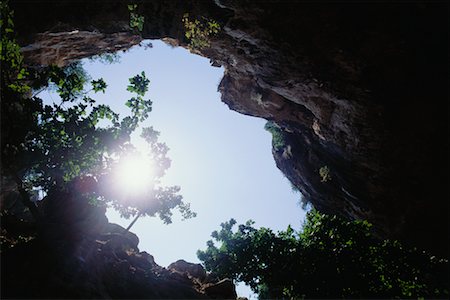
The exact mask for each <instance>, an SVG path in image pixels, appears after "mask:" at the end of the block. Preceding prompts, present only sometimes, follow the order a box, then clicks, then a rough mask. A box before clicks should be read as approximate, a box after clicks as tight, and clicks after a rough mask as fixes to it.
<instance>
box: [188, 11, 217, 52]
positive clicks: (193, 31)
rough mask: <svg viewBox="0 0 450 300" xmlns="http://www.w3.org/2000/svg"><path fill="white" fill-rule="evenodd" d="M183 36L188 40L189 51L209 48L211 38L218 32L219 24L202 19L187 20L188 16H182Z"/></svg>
mask: <svg viewBox="0 0 450 300" xmlns="http://www.w3.org/2000/svg"><path fill="white" fill-rule="evenodd" d="M182 22H183V25H184V29H185V30H186V32H185V36H186V38H187V39H188V40H189V46H190V48H191V49H197V50H201V49H203V48H208V47H209V46H210V39H211V36H214V35H216V34H218V33H219V31H220V24H219V23H217V22H216V21H214V20H212V19H208V18H205V17H202V18H201V19H194V20H190V19H189V14H184V15H183V18H182Z"/></svg>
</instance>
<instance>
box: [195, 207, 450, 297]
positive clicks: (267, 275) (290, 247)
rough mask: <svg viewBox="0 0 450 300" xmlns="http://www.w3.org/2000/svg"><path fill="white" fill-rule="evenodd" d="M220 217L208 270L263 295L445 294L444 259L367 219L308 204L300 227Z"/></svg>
mask: <svg viewBox="0 0 450 300" xmlns="http://www.w3.org/2000/svg"><path fill="white" fill-rule="evenodd" d="M235 224H236V221H235V220H233V219H231V220H230V221H229V222H225V223H222V224H221V230H220V231H214V232H213V233H212V237H213V238H214V239H215V241H216V242H218V243H220V246H216V245H215V244H214V242H213V241H208V243H207V249H206V250H204V251H200V250H199V251H198V252H197V255H198V258H199V259H200V260H201V261H202V262H203V263H204V265H205V268H206V270H208V271H210V272H212V273H213V274H216V275H217V276H218V277H229V278H232V279H235V280H237V281H243V282H245V283H246V284H248V285H249V286H250V287H251V288H252V290H253V291H254V292H256V293H259V294H260V297H262V298H286V297H289V298H349V297H350V298H374V297H375V298H392V297H400V298H410V297H414V298H417V297H432V298H447V297H448V261H446V260H442V259H438V258H436V257H435V256H432V255H429V254H427V253H425V252H423V251H419V250H417V249H415V248H408V247H405V246H404V245H402V244H401V243H399V242H397V241H389V240H378V239H376V238H375V237H374V236H373V235H372V233H371V230H370V229H371V225H370V224H369V223H368V222H366V221H353V222H352V221H345V220H343V219H341V218H339V217H336V216H329V215H324V214H321V213H319V212H317V211H311V212H309V213H308V214H307V218H306V221H305V224H304V226H303V230H302V231H301V232H295V231H294V230H293V229H292V228H291V227H288V228H287V230H286V231H281V232H278V233H274V232H273V231H272V230H270V229H268V228H260V229H255V228H254V227H252V225H253V222H251V221H249V222H247V223H246V224H245V225H239V226H238V229H237V231H233V230H232V228H233V226H234V225H235Z"/></svg>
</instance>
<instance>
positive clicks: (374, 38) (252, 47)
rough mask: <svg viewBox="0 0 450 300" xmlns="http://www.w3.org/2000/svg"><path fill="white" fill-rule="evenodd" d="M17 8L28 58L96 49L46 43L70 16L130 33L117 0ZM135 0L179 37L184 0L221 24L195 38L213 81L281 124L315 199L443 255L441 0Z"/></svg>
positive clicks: (298, 178)
mask: <svg viewBox="0 0 450 300" xmlns="http://www.w3.org/2000/svg"><path fill="white" fill-rule="evenodd" d="M15 8H16V17H17V21H16V23H17V29H18V32H19V38H20V41H21V43H22V44H23V46H24V54H25V55H26V58H27V59H28V62H29V63H30V64H40V63H45V64H47V63H51V62H52V63H58V64H65V63H67V62H70V60H72V59H75V58H79V57H81V56H83V55H91V54H92V52H86V51H85V50H83V49H84V48H83V47H85V46H84V45H83V43H82V41H78V42H77V43H74V44H73V49H71V51H66V52H64V53H65V54H64V55H54V54H52V53H53V52H52V51H53V50H52V49H53V48H55V47H56V48H57V45H50V44H49V43H48V42H46V41H45V40H46V39H47V38H48V39H51V37H52V36H55V35H58V36H59V37H60V39H59V40H58V41H55V42H56V43H58V44H61V45H70V37H71V35H70V33H71V32H74V30H78V33H83V34H84V35H83V36H80V38H83V40H85V41H86V42H88V38H87V37H88V36H90V35H98V36H99V38H98V39H96V40H94V43H95V44H96V45H95V46H91V47H92V49H95V50H94V52H95V51H99V52H102V51H103V50H101V49H102V47H103V49H104V50H105V51H107V49H110V47H111V45H114V44H116V43H115V42H112V41H110V42H105V41H106V40H108V39H111V38H114V37H115V38H117V44H119V45H121V47H126V45H124V44H123V43H122V42H121V41H124V40H123V39H122V40H121V38H120V37H124V36H127V37H132V33H133V31H132V30H131V29H130V28H129V26H128V20H129V13H128V11H127V10H126V7H125V5H124V4H121V3H120V2H112V1H107V2H103V1H102V2H101V3H100V4H96V5H93V4H91V3H90V2H89V3H82V2H80V1H76V2H71V1H60V2H58V4H54V3H41V2H39V4H36V3H34V4H33V3H32V4H30V2H25V3H17V4H15ZM36 10H38V11H39V12H40V14H37V11H36ZM69 11H70V12H71V13H70V14H67V13H65V12H69ZM137 13H139V14H141V15H143V16H145V24H144V29H143V32H142V37H143V38H158V39H159V38H168V39H170V41H171V43H172V44H178V45H180V46H183V47H187V45H188V42H189V41H187V40H186V38H185V37H184V28H183V23H182V22H181V19H182V16H183V15H184V14H185V13H189V14H190V16H191V17H192V18H199V19H201V17H207V18H212V19H214V20H216V21H217V22H218V23H220V24H221V28H222V29H221V31H220V33H219V34H218V35H217V36H215V37H213V38H211V40H210V46H211V47H210V48H206V49H194V50H193V51H194V52H196V53H198V54H201V55H203V56H206V57H208V58H210V59H211V61H212V63H213V65H222V66H224V67H225V70H226V72H225V76H224V78H223V79H222V82H221V83H220V86H219V90H220V92H221V93H222V100H223V101H224V102H225V103H227V104H228V106H229V107H230V108H231V109H233V110H236V111H238V112H240V113H243V114H247V115H251V116H257V117H262V118H265V119H267V120H271V121H274V122H275V123H276V124H278V126H279V127H280V128H281V129H282V130H283V132H284V133H283V136H284V141H285V145H284V148H283V149H279V150H276V149H274V150H273V154H274V157H275V160H276V163H277V166H278V167H279V168H280V169H281V170H282V172H283V173H284V174H285V175H286V176H287V177H288V178H289V180H290V181H291V182H292V183H293V184H294V185H295V186H297V187H298V189H299V190H300V191H301V192H302V193H303V195H304V196H305V197H306V198H307V200H308V201H310V202H311V203H312V204H313V205H314V206H315V207H316V208H318V209H319V210H322V211H324V212H328V213H335V214H339V215H342V216H345V217H347V218H350V219H367V220H369V221H370V222H372V223H373V224H374V225H375V228H376V229H377V231H378V232H379V234H380V236H383V237H390V238H398V239H402V240H403V241H405V242H410V243H412V244H415V245H418V246H419V247H423V248H427V249H430V250H432V251H434V252H436V253H439V254H441V255H444V256H448V245H449V243H448V237H449V236H450V235H449V232H448V221H447V220H448V189H447V185H448V172H447V171H446V167H447V166H448V152H449V151H448V150H449V149H448V105H447V104H445V105H444V104H443V102H444V101H446V100H448V93H447V89H446V88H445V87H446V84H447V83H448V82H447V80H448V61H447V59H448V55H447V54H448V43H447V37H448V28H447V27H448V26H447V25H448V24H447V21H446V20H447V19H448V4H444V3H441V4H437V3H434V4H427V3H425V2H423V3H420V2H419V3H411V4H388V3H384V4H376V3H373V4H364V5H362V4H354V3H349V4H343V3H339V4H326V5H325V4H315V3H299V2H294V1H292V2H291V1H280V2H277V1H275V2H273V1H269V2H266V1H261V2H253V1H237V0H236V1H233V0H215V1H212V0H211V1H163V0H160V1H150V2H144V3H143V4H142V5H140V6H139V8H138V10H137ZM30 24H33V27H32V28H31V25H30ZM88 32H90V33H88ZM126 32H128V33H126ZM114 34H115V35H114ZM136 41H137V39H134V38H133V39H132V41H131V40H130V42H129V44H128V45H129V46H131V45H133V44H134V43H135V42H136ZM37 44H38V45H37ZM30 47H31V48H33V47H34V48H33V49H40V50H39V52H33V51H29V50H28V49H30ZM108 47H109V48H108ZM47 48H48V50H46V49H47ZM77 49H79V50H77ZM27 51H28V52H27ZM78 51H79V52H78ZM31 53H33V54H31ZM321 169H322V170H325V169H326V170H328V173H327V174H328V175H327V176H328V177H327V178H328V180H324V179H323V177H322V176H321V174H320V170H321ZM274 201H276V200H275V199H274Z"/></svg>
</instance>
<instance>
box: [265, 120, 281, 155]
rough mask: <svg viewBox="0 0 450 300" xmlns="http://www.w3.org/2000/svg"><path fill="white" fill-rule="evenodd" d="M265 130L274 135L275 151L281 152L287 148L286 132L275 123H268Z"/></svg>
mask: <svg viewBox="0 0 450 300" xmlns="http://www.w3.org/2000/svg"><path fill="white" fill-rule="evenodd" d="M264 129H265V130H267V131H268V132H270V133H271V134H272V147H273V149H274V150H275V151H280V150H282V149H284V147H286V139H285V137H284V132H283V130H282V129H281V128H280V126H278V125H277V124H276V123H275V122H272V121H268V122H267V123H266V124H265V125H264Z"/></svg>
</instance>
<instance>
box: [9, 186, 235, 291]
mask: <svg viewBox="0 0 450 300" xmlns="http://www.w3.org/2000/svg"><path fill="white" fill-rule="evenodd" d="M80 194H81V193H80V192H79V191H78V192H77V190H76V189H71V190H70V191H61V192H54V193H52V194H50V195H48V196H47V197H49V198H51V200H50V201H48V198H45V199H44V200H43V201H42V202H41V203H40V206H39V209H40V210H41V211H42V213H43V215H45V222H44V223H42V224H40V225H39V227H36V225H34V228H33V226H32V224H34V223H31V222H30V223H28V222H24V220H21V221H19V220H17V219H15V218H14V217H13V216H10V217H8V218H5V217H3V218H2V239H3V240H2V251H1V259H2V264H1V271H2V272H1V273H2V276H1V286H2V299H216V298H219V299H236V297H237V296H236V291H235V286H234V284H233V283H232V281H231V280H229V279H223V280H218V279H216V278H212V277H211V275H209V274H207V273H206V272H205V270H204V269H203V267H202V266H201V265H198V264H192V263H188V262H185V261H177V262H175V263H173V264H171V265H170V266H169V267H168V268H167V269H166V268H163V267H161V266H159V265H158V264H157V263H156V262H155V260H154V258H153V256H151V255H150V254H148V253H147V252H145V251H144V252H141V251H139V248H138V244H139V238H138V237H137V236H136V235H135V234H134V233H132V232H127V231H126V230H125V228H123V227H121V226H119V225H117V224H112V223H109V222H108V220H107V218H106V216H105V213H106V208H105V207H95V206H92V205H91V204H89V202H88V199H87V197H83V196H81V195H80ZM26 224H29V225H28V227H27V232H25V230H24V225H26ZM3 230H5V231H6V232H7V233H8V234H13V233H14V232H17V231H18V232H19V233H20V234H21V235H24V234H25V233H26V234H29V235H30V236H33V237H34V239H31V240H28V241H26V242H22V243H18V244H15V245H12V244H11V246H12V247H11V248H7V247H6V245H7V244H8V241H9V239H8V238H6V239H4V237H3ZM5 248H6V249H5Z"/></svg>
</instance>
